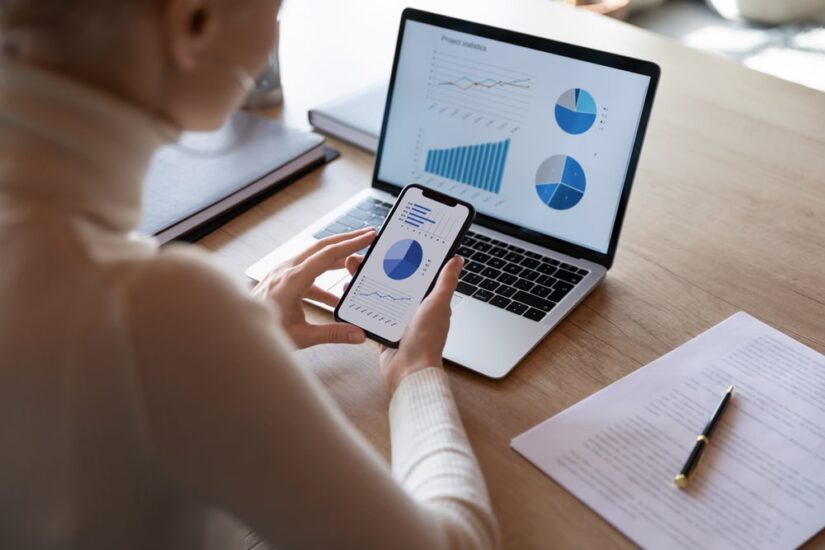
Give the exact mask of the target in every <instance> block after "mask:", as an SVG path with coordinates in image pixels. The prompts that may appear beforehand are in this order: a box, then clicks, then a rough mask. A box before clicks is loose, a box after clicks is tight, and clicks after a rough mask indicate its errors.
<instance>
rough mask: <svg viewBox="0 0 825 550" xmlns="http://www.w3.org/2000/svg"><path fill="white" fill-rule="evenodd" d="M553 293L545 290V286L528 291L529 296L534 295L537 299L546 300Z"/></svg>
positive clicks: (538, 286)
mask: <svg viewBox="0 0 825 550" xmlns="http://www.w3.org/2000/svg"><path fill="white" fill-rule="evenodd" d="M551 292H553V290H552V289H549V288H547V287H546V286H541V285H536V286H534V287H533V288H532V289H530V294H535V295H536V296H538V297H539V298H546V297H547V296H549V295H550V293H551Z"/></svg>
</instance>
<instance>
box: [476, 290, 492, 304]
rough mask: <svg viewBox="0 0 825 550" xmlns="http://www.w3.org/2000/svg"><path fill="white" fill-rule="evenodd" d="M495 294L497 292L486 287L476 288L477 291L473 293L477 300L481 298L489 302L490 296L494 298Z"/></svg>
mask: <svg viewBox="0 0 825 550" xmlns="http://www.w3.org/2000/svg"><path fill="white" fill-rule="evenodd" d="M493 296H495V294H493V293H492V292H490V291H489V290H484V289H478V290H476V293H475V294H473V298H475V299H476V300H481V301H482V302H489V301H490V298H492V297H493Z"/></svg>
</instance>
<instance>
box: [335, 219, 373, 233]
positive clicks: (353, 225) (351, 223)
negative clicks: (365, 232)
mask: <svg viewBox="0 0 825 550" xmlns="http://www.w3.org/2000/svg"><path fill="white" fill-rule="evenodd" d="M338 223H340V224H341V225H346V226H347V227H349V228H350V230H354V229H361V228H362V227H364V226H365V225H367V223H366V222H364V221H362V220H356V219H355V218H353V217H351V216H344V217H343V218H340V219H339V220H338Z"/></svg>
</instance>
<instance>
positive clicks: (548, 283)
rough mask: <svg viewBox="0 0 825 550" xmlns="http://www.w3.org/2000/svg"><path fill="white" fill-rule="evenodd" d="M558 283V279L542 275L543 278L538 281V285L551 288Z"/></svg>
mask: <svg viewBox="0 0 825 550" xmlns="http://www.w3.org/2000/svg"><path fill="white" fill-rule="evenodd" d="M557 282H558V279H556V278H555V277H551V276H550V275H542V276H541V277H539V278H538V279H536V283H538V284H540V285H543V286H548V287H550V288H553V285H554V284H556V283H557ZM564 284H568V283H564Z"/></svg>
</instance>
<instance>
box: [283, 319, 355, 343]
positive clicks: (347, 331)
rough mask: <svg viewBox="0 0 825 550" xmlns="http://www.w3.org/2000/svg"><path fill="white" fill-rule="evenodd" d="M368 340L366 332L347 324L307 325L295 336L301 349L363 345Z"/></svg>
mask: <svg viewBox="0 0 825 550" xmlns="http://www.w3.org/2000/svg"><path fill="white" fill-rule="evenodd" d="M366 339H367V337H366V335H365V334H364V331H363V330H361V329H360V328H358V327H356V326H353V325H350V324H347V323H327V324H323V325H305V326H303V327H301V330H299V331H297V334H295V340H296V344H298V346H299V347H301V348H308V347H310V346H317V345H319V344H361V343H363V342H364V341H365V340H366Z"/></svg>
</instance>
